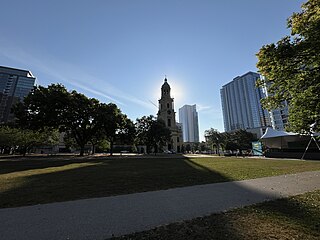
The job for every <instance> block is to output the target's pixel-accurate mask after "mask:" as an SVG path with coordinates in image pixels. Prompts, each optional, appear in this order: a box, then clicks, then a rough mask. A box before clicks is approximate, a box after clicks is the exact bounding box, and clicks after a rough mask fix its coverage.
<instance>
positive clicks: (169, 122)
mask: <svg viewBox="0 0 320 240" xmlns="http://www.w3.org/2000/svg"><path fill="white" fill-rule="evenodd" d="M168 127H171V119H170V118H168Z"/></svg>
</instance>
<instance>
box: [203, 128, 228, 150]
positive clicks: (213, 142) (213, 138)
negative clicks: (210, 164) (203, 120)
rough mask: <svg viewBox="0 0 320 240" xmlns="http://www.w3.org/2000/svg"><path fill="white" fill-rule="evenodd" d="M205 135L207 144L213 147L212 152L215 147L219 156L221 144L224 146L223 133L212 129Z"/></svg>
mask: <svg viewBox="0 0 320 240" xmlns="http://www.w3.org/2000/svg"><path fill="white" fill-rule="evenodd" d="M204 135H205V139H206V142H207V143H208V144H209V145H210V147H211V150H213V149H212V147H215V149H216V153H217V154H219V152H220V151H219V149H220V146H221V144H223V137H222V135H221V133H220V132H219V131H218V130H217V129H214V128H210V129H209V130H206V131H205V132H204Z"/></svg>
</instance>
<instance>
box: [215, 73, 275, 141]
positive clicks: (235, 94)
mask: <svg viewBox="0 0 320 240" xmlns="http://www.w3.org/2000/svg"><path fill="white" fill-rule="evenodd" d="M259 78H260V75H259V74H258V73H254V72H248V73H246V74H244V75H242V76H238V77H236V78H234V79H233V81H231V82H229V83H228V84H226V85H224V86H222V89H221V90H220V94H221V103H222V111H223V120H224V129H225V131H226V132H229V131H234V130H238V129H245V130H247V131H250V132H253V133H255V134H256V135H257V137H260V136H261V135H262V134H263V131H264V129H265V128H266V127H268V126H271V120H270V115H269V112H268V111H267V110H265V109H263V108H262V106H261V104H260V100H261V99H262V98H264V97H265V96H266V95H265V92H264V91H263V89H262V88H257V87H256V80H257V79H259Z"/></svg>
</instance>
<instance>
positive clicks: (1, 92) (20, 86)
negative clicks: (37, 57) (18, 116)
mask: <svg viewBox="0 0 320 240" xmlns="http://www.w3.org/2000/svg"><path fill="white" fill-rule="evenodd" d="M35 79H36V78H35V77H34V76H33V75H32V73H31V72H30V71H27V70H20V69H15V68H9V67H2V66H0V123H5V122H10V121H13V119H14V116H13V114H12V113H11V107H12V106H13V105H14V104H15V103H17V102H18V101H21V100H23V98H24V97H26V96H27V95H28V94H29V92H30V91H31V90H32V88H33V86H34V83H35Z"/></svg>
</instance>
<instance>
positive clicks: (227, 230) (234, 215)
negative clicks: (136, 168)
mask: <svg viewBox="0 0 320 240" xmlns="http://www.w3.org/2000/svg"><path fill="white" fill-rule="evenodd" d="M116 239H131V240H135V239H139V240H140V239H158V240H161V239H166V240H171V239H172V240H173V239H174V240H195V239H199V240H200V239H201V240H202V239H204V240H206V239H228V240H235V239H243V240H252V239H283V240H285V239H304V240H316V239H320V191H319V190H318V191H314V192H310V193H306V194H302V195H299V196H295V197H291V198H284V199H279V200H275V201H270V202H265V203H260V204H256V205H253V206H249V207H244V208H239V209H236V210H232V211H228V212H226V213H220V214H212V215H210V216H207V217H201V218H196V219H193V220H190V221H184V222H179V223H173V224H169V225H165V226H161V227H158V228H155V229H152V230H149V231H145V232H140V233H135V234H130V235H126V236H122V237H119V238H114V240H116Z"/></svg>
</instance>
